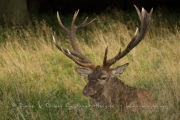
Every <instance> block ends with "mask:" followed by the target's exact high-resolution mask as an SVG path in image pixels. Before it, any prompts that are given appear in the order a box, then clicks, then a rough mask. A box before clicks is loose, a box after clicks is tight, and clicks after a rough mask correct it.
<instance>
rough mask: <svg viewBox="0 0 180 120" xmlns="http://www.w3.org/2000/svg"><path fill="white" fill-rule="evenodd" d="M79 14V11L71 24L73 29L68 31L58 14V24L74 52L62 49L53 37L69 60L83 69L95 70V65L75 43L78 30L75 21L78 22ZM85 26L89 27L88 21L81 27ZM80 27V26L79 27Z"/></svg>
mask: <svg viewBox="0 0 180 120" xmlns="http://www.w3.org/2000/svg"><path fill="white" fill-rule="evenodd" d="M78 13H79V10H77V11H76V12H75V13H74V16H73V19H72V22H71V28H70V30H69V29H67V28H66V27H65V26H64V25H63V24H62V22H61V19H60V16H59V13H58V12H57V19H58V23H59V25H60V26H61V27H62V28H63V29H64V30H65V31H66V33H67V35H68V37H69V39H70V44H71V46H72V48H73V50H74V51H69V50H68V49H67V50H66V49H64V48H62V47H61V46H59V45H58V44H57V42H56V40H55V38H54V36H53V41H54V43H55V45H56V47H57V48H58V49H59V50H60V51H62V52H63V53H64V54H65V55H66V56H67V57H68V58H70V59H71V60H73V61H74V62H75V63H76V64H78V65H80V66H82V67H88V68H94V66H95V65H94V64H93V63H92V62H91V61H89V60H88V59H87V58H86V57H85V56H84V55H83V54H82V53H81V52H80V51H79V48H78V47H77V45H76V41H75V35H76V31H77V29H78V27H77V26H76V25H75V21H76V18H77V16H78ZM84 25H87V20H86V19H85V21H84V22H83V23H82V24H81V26H84ZM79 26H80V25H79ZM81 26H80V27H81Z"/></svg>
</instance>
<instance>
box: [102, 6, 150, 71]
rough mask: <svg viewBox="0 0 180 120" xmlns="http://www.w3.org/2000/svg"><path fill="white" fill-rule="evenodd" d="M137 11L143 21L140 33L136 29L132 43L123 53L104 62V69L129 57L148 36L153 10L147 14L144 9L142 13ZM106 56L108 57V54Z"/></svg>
mask: <svg viewBox="0 0 180 120" xmlns="http://www.w3.org/2000/svg"><path fill="white" fill-rule="evenodd" d="M134 6H135V5H134ZM135 9H136V11H137V13H138V16H139V19H140V21H141V26H140V31H139V29H138V28H136V32H135V35H134V37H133V38H132V39H131V41H130V42H129V44H128V45H127V47H126V48H125V49H124V50H123V51H122V52H121V50H120V51H119V53H118V54H117V55H116V56H115V57H113V58H112V59H109V60H107V59H106V60H104V62H103V67H104V68H109V67H110V66H111V65H112V64H114V63H116V62H117V61H118V60H120V59H121V58H123V57H124V56H125V55H127V54H128V53H129V52H130V51H131V50H132V49H133V48H134V47H136V46H137V45H138V44H139V43H140V42H141V41H142V39H143V38H144V36H145V35H146V33H147V30H148V28H149V24H150V20H151V15H152V12H153V9H151V11H150V13H147V12H146V10H145V9H144V8H142V10H141V12H140V11H139V9H138V8H137V7H136V6H135ZM105 55H107V53H106V54H105ZM105 58H107V57H104V59H105Z"/></svg>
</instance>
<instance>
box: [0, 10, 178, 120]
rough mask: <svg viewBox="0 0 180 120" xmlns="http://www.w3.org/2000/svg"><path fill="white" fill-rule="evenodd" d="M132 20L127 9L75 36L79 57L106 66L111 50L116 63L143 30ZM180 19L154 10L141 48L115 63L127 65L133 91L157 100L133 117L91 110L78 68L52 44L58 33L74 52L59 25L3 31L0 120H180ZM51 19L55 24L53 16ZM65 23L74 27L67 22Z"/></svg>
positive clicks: (105, 16)
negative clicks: (105, 57)
mask: <svg viewBox="0 0 180 120" xmlns="http://www.w3.org/2000/svg"><path fill="white" fill-rule="evenodd" d="M131 15H132V16H131ZM131 15H130V14H128V13H125V12H122V11H114V13H113V14H112V13H111V14H108V13H104V14H102V15H93V16H95V17H96V18H97V20H96V21H95V22H94V23H93V24H92V25H90V26H89V27H88V28H86V29H85V30H81V31H79V32H78V34H77V39H78V45H79V47H80V49H81V51H83V53H84V54H85V55H86V56H88V58H89V59H91V60H92V62H94V63H96V64H100V65H101V64H102V58H103V54H104V49H105V48H106V46H107V45H108V46H109V55H108V57H113V56H114V55H115V54H116V53H117V52H118V50H119V47H121V48H124V47H125V46H126V45H127V43H128V42H129V41H130V39H131V38H132V36H133V34H134V31H135V27H136V26H138V25H139V22H138V19H137V15H136V14H135V13H133V14H132V13H131ZM177 15H178V14H177ZM83 18H84V16H82V17H80V18H79V20H81V19H83ZM178 18H179V16H176V15H174V14H169V16H168V18H166V16H165V15H164V14H161V13H160V12H155V13H154V14H153V18H152V23H151V27H150V30H149V32H148V34H147V35H146V37H145V39H144V40H143V41H142V43H140V45H138V47H136V48H135V49H134V50H133V51H131V53H129V54H128V55H127V56H126V57H125V58H123V59H122V60H120V61H119V62H118V63H116V64H115V66H117V65H121V64H123V63H126V62H129V63H130V65H129V67H128V68H127V70H126V71H125V72H124V73H123V74H122V75H121V76H119V77H120V79H122V81H124V82H125V83H126V84H128V85H130V86H134V87H137V88H145V89H147V90H149V91H150V92H151V93H152V95H153V97H154V98H155V102H156V107H155V108H153V110H152V112H150V113H144V112H141V113H135V114H131V115H124V114H118V113H116V112H107V111H106V110H104V109H103V108H98V109H94V108H93V107H92V106H91V99H90V98H87V97H84V96H83V94H82V93H81V91H82V89H83V86H84V85H85V84H86V80H85V79H84V78H82V77H80V76H79V75H78V74H77V73H76V72H75V71H74V68H75V67H77V65H76V64H75V63H73V62H72V61H71V60H69V59H68V58H66V57H65V55H63V54H62V53H61V52H59V51H58V50H57V48H55V46H54V44H53V43H52V37H51V36H52V34H53V35H55V37H56V39H57V40H58V42H59V43H60V44H61V45H62V46H63V47H65V48H69V49H70V47H69V43H68V38H67V37H66V36H65V34H64V32H63V31H62V29H59V28H58V27H57V26H56V25H57V23H53V25H52V26H53V27H51V26H50V25H49V24H47V23H46V22H45V21H41V22H38V21H34V22H33V24H31V25H28V26H27V27H26V28H20V27H16V26H13V27H11V28H9V27H3V28H0V31H1V33H0V43H1V44H0V119H2V120H6V119H18V120H19V119H20V120H21V119H32V120H44V119H53V120H54V119H62V120H63V119H64V120H66V119H68V120H69V119H73V120H76V119H78V120H79V119H82V120H87V119H89V120H91V119H92V120H94V119H98V120H101V119H104V120H110V119H134V120H136V119H137V120H139V119H142V120H144V119H168V120H169V119H173V120H174V119H178V118H179V117H180V94H179V91H180V62H179V60H180V47H179V46H180V26H179V25H180V21H179V19H178ZM52 19H54V21H56V18H52ZM64 19H65V18H64ZM171 20H173V25H172V21H171ZM67 21H70V20H69V18H68V20H67ZM170 21H171V22H170ZM65 24H66V25H68V23H65ZM58 29H59V31H58Z"/></svg>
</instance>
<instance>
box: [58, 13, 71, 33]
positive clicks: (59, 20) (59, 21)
mask: <svg viewBox="0 0 180 120" xmlns="http://www.w3.org/2000/svg"><path fill="white" fill-rule="evenodd" d="M57 19H58V23H59V25H60V26H61V27H62V28H63V29H64V30H65V31H66V33H67V34H69V30H68V29H67V28H66V27H65V26H64V25H63V24H62V22H61V18H60V16H59V12H58V11H57Z"/></svg>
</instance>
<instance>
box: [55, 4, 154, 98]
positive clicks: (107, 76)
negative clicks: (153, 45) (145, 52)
mask: <svg viewBox="0 0 180 120" xmlns="http://www.w3.org/2000/svg"><path fill="white" fill-rule="evenodd" d="M135 9H136V11H137V13H138V16H139V19H140V21H141V25H140V27H139V28H140V29H138V28H137V29H136V32H135V34H134V37H133V38H132V39H131V41H130V42H129V43H128V45H127V47H126V48H125V49H124V50H123V51H122V52H121V49H120V50H119V52H118V54H117V55H116V56H114V57H113V58H111V59H107V54H108V47H107V48H106V49H105V53H104V60H103V65H102V66H99V65H95V64H93V63H92V62H91V61H90V60H89V59H88V58H86V57H85V56H84V55H83V54H82V53H81V52H80V50H79V48H78V47H77V45H76V39H75V34H76V31H77V30H78V29H80V28H84V27H86V26H87V25H89V24H90V23H92V22H93V21H94V20H95V19H93V20H91V21H90V22H87V20H88V17H87V18H86V19H85V20H84V21H83V22H82V23H81V24H80V25H78V26H76V25H75V20H76V18H77V15H78V13H79V10H78V11H76V12H75V13H74V17H73V20H72V23H71V27H70V29H67V28H66V27H65V26H64V25H63V24H62V22H61V19H60V17H59V13H58V12H57V19H58V23H59V25H60V26H61V27H62V28H63V29H64V30H65V32H66V33H67V35H68V37H69V39H70V43H71V46H72V48H73V51H69V50H68V49H64V48H62V47H61V46H59V45H58V44H57V42H56V40H55V38H54V36H53V40H54V43H55V45H56V47H57V48H58V49H59V50H60V51H61V52H63V53H64V54H65V55H66V56H67V57H68V58H70V59H71V60H73V61H74V62H75V63H76V64H78V65H79V66H81V67H82V68H76V71H77V72H78V73H79V74H80V75H82V76H85V77H86V78H87V79H88V83H87V85H86V86H85V87H84V89H83V94H84V95H86V96H91V97H96V95H98V94H101V93H102V91H103V89H104V86H105V85H107V84H108V83H109V82H111V80H112V78H114V77H116V76H117V75H119V74H122V73H123V72H124V70H125V69H126V67H127V66H128V63H126V64H124V65H121V66H118V67H116V68H110V66H111V65H113V64H115V63H116V62H117V61H118V60H120V59H121V58H123V57H124V56H126V55H127V54H128V53H129V52H130V51H131V50H132V49H133V48H134V47H136V46H137V45H138V44H139V43H140V42H141V41H142V39H143V38H144V36H145V35H146V33H147V30H148V28H149V24H150V20H151V14H152V11H153V9H151V11H150V13H147V12H146V10H145V9H144V8H142V10H141V12H140V11H139V9H138V8H137V7H136V6H135Z"/></svg>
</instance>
